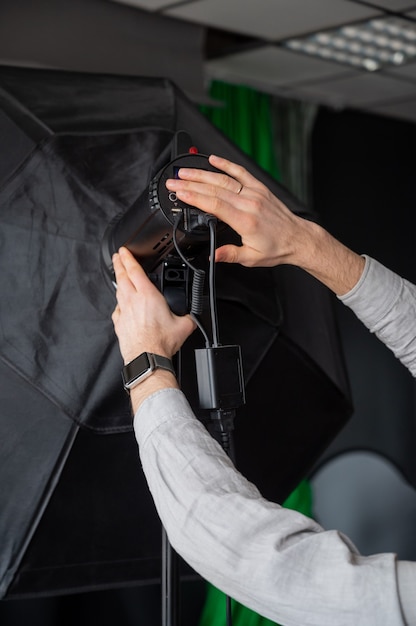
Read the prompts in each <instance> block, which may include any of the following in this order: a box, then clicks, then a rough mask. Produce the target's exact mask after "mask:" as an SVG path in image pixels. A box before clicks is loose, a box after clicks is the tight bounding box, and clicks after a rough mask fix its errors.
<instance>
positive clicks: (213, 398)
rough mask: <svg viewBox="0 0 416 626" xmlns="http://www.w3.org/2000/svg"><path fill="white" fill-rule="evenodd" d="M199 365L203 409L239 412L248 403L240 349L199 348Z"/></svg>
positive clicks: (232, 347)
mask: <svg viewBox="0 0 416 626" xmlns="http://www.w3.org/2000/svg"><path fill="white" fill-rule="evenodd" d="M195 362H196V372H197V379H198V392H199V403H200V406H201V408H202V409H220V410H228V409H236V408H238V407H239V406H242V405H243V404H244V403H245V390H244V377H243V366H242V359H241V348H240V346H216V347H212V348H200V349H197V350H195Z"/></svg>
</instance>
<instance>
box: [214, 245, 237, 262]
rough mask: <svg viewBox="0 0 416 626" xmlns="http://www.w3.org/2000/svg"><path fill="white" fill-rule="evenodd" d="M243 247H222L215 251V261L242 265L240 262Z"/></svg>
mask: <svg viewBox="0 0 416 626" xmlns="http://www.w3.org/2000/svg"><path fill="white" fill-rule="evenodd" d="M240 253H241V246H234V245H232V244H228V245H226V246H221V247H220V248H217V249H216V251H215V261H216V262H217V263H241V261H240V258H239V257H240Z"/></svg>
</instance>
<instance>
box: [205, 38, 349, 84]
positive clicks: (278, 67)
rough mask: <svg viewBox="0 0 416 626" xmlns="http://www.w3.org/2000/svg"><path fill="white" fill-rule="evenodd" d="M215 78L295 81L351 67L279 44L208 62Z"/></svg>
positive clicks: (345, 72) (340, 73)
mask: <svg viewBox="0 0 416 626" xmlns="http://www.w3.org/2000/svg"><path fill="white" fill-rule="evenodd" d="M206 69H207V72H208V75H210V76H211V77H212V78H216V79H220V78H227V79H228V80H231V82H234V83H235V82H240V83H244V82H247V81H249V82H250V83H251V84H254V82H255V83H256V84H257V85H263V88H264V85H266V84H269V85H272V86H276V85H277V86H279V85H280V86H282V85H291V84H292V83H298V82H302V81H312V80H322V79H324V78H327V79H329V78H332V77H334V78H335V77H339V76H344V75H351V74H352V73H354V71H353V70H351V69H350V68H348V67H345V66H343V65H339V64H338V63H330V62H329V61H323V60H321V59H317V58H313V57H309V56H306V55H303V54H296V53H293V52H290V51H289V50H285V49H283V48H279V47H277V46H272V45H270V46H265V47H262V48H258V49H254V50H249V51H247V52H242V53H240V54H234V55H230V56H227V57H225V58H221V59H215V60H213V61H210V62H208V63H206Z"/></svg>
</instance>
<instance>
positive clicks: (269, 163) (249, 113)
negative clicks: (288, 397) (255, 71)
mask: <svg viewBox="0 0 416 626" xmlns="http://www.w3.org/2000/svg"><path fill="white" fill-rule="evenodd" d="M210 97H211V98H212V99H213V100H214V101H217V102H218V101H219V103H221V104H218V105H217V106H212V107H208V106H203V107H201V111H202V112H203V113H204V114H205V115H206V116H207V117H208V119H209V120H210V121H211V122H212V123H213V124H214V125H215V126H217V127H218V128H219V129H220V130H221V131H222V132H223V133H224V134H225V135H227V137H229V138H230V139H231V141H233V142H234V143H235V144H236V145H238V146H239V147H240V148H241V149H242V150H243V151H244V152H245V153H246V154H248V155H249V156H250V157H251V158H252V159H253V160H254V161H256V162H257V163H258V164H259V165H260V166H261V167H262V168H263V169H265V170H266V171H268V172H269V173H270V174H271V175H272V176H274V177H275V178H276V179H277V180H280V169H279V165H278V163H277V160H276V150H275V146H274V136H275V134H274V132H273V109H272V99H271V97H270V96H269V95H268V94H264V93H260V92H257V91H255V90H253V89H250V88H249V87H245V86H241V85H229V84H227V83H222V82H219V81H214V82H213V83H212V84H211V87H210ZM283 506H285V507H287V508H290V509H294V510H296V511H300V512H302V513H303V514H304V515H308V516H309V517H311V516H312V494H311V489H310V485H309V483H308V482H307V481H303V482H302V483H301V484H300V485H299V486H298V487H297V489H295V490H294V492H293V493H292V494H291V495H290V496H289V498H288V499H287V500H286V501H285V502H284V504H283ZM232 618H233V626H275V622H271V621H270V620H269V619H266V618H265V617H262V616H260V615H258V614H257V613H254V612H253V611H251V610H250V609H248V608H247V607H245V606H243V605H241V604H239V603H238V602H235V601H233V602H232ZM225 624H226V598H225V595H224V594H223V593H222V592H221V591H219V590H218V589H216V588H215V587H213V586H212V585H208V586H207V597H206V601H205V605H204V607H203V610H202V614H201V619H200V622H199V626H225Z"/></svg>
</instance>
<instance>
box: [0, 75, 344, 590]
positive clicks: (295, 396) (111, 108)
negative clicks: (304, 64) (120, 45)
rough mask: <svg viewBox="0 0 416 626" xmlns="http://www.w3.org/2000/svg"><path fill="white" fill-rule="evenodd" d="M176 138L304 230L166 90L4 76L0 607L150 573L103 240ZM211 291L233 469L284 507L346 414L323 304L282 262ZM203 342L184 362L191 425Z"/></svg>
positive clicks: (142, 579)
mask: <svg viewBox="0 0 416 626" xmlns="http://www.w3.org/2000/svg"><path fill="white" fill-rule="evenodd" d="M253 114H255V112H253ZM179 129H180V130H185V131H187V132H188V133H189V134H190V135H191V137H192V140H193V142H194V143H195V145H196V146H197V147H198V149H199V151H200V152H201V153H206V154H209V153H211V152H214V153H217V154H221V155H223V156H225V157H228V158H231V159H232V160H235V161H237V162H239V163H241V164H242V165H244V166H246V167H247V168H248V169H250V170H251V171H252V172H253V173H254V175H256V176H257V177H259V178H260V179H261V180H263V181H264V182H265V183H266V184H267V185H268V186H269V187H270V188H271V189H272V191H273V192H275V193H277V194H278V195H280V197H281V198H282V199H283V200H284V201H285V202H286V203H287V204H288V205H289V206H290V208H291V209H292V210H293V211H296V212H297V213H300V214H302V215H304V216H305V217H307V218H310V219H313V216H312V215H311V214H309V213H308V212H307V211H306V210H305V209H304V208H302V207H301V205H300V204H299V203H298V202H297V201H296V200H295V199H294V198H293V197H292V196H291V195H290V194H289V193H288V192H287V191H286V190H284V189H283V188H282V187H281V186H280V185H279V184H278V183H277V182H276V181H274V180H273V179H271V178H270V177H269V176H268V175H267V174H266V173H265V172H264V171H262V170H261V169H260V168H259V167H258V166H257V165H256V164H255V163H253V162H252V161H251V160H250V159H249V158H248V157H247V156H246V155H244V154H243V153H242V152H241V151H240V150H239V149H237V148H236V147H235V146H234V145H232V144H231V142H230V141H229V140H227V139H226V138H225V137H224V136H223V135H222V134H221V133H220V132H219V131H218V130H216V129H215V128H214V127H213V126H212V125H211V124H210V123H209V122H208V121H207V120H206V119H205V118H204V116H203V115H202V114H200V112H199V111H198V109H197V107H195V106H194V105H193V104H192V103H191V102H190V101H188V100H187V99H186V97H184V95H183V94H182V93H181V92H179V91H178V89H177V88H176V87H175V86H174V85H173V84H172V83H170V82H168V81H166V80H163V79H149V78H132V77H120V76H118V77H116V76H104V75H89V74H81V73H65V72H58V71H48V70H32V69H23V68H11V67H2V68H0V145H1V150H0V215H1V221H0V257H1V272H0V289H1V304H0V342H1V354H0V398H1V408H0V431H1V432H0V476H1V481H2V485H1V490H0V597H3V598H16V597H29V596H33V595H37V594H44V595H51V594H55V593H68V592H73V591H76V590H90V589H99V588H105V587H114V586H117V585H125V584H130V583H134V584H136V583H147V582H151V581H155V580H158V579H159V576H160V559H161V556H160V553H161V548H160V543H161V540H160V537H161V533H160V523H159V521H158V518H157V515H156V513H155V510H154V507H153V503H152V500H151V497H150V495H149V493H148V490H147V486H146V483H145V480H144V477H143V474H142V471H141V467H140V463H139V458H138V451H137V446H136V442H135V439H134V435H133V433H132V428H131V414H130V406H129V401H128V398H127V396H126V394H125V392H124V390H123V389H122V385H121V378H120V369H121V365H122V362H121V357H120V354H119V350H118V344H117V341H116V338H115V335H114V332H113V327H112V322H111V313H112V311H113V308H114V306H115V296H114V289H113V286H112V284H111V281H110V280H109V278H108V276H107V275H106V272H105V271H104V268H103V263H102V259H101V242H102V238H103V234H104V232H105V229H106V227H107V225H108V224H109V223H110V222H111V220H112V219H113V218H114V217H115V216H116V215H119V214H123V212H125V211H126V210H127V209H128V208H129V206H131V204H132V203H133V202H134V201H135V200H136V199H137V197H138V196H139V195H140V194H141V193H142V191H143V190H144V189H145V188H146V186H147V185H148V183H149V179H150V176H151V175H152V170H153V167H154V163H155V162H157V160H158V159H159V158H160V155H161V154H163V152H164V150H165V149H166V147H167V146H168V145H169V143H170V142H171V140H172V136H173V134H174V132H175V131H176V130H179ZM217 295H218V307H219V327H220V338H221V341H222V342H223V343H224V344H225V343H230V344H239V345H241V347H242V353H243V361H244V370H245V378H246V383H247V390H246V391H247V405H246V406H245V407H244V409H242V410H241V411H240V412H239V413H238V416H237V420H236V429H235V449H236V458H237V465H238V467H239V468H240V469H241V471H242V472H243V473H244V474H246V475H247V476H248V478H249V479H251V480H253V481H254V482H255V483H256V484H257V485H258V486H259V488H260V489H261V491H262V492H263V494H264V495H265V496H266V497H268V498H271V499H273V500H275V501H278V502H281V501H282V500H283V499H284V498H285V497H286V496H287V495H288V494H289V493H290V491H291V490H292V489H293V488H294V487H295V486H296V484H297V482H298V481H299V480H300V479H301V478H303V477H304V476H305V475H306V474H307V473H308V470H309V469H310V468H311V466H312V464H313V463H314V462H315V461H316V459H317V458H318V457H319V455H320V454H321V452H322V451H323V450H324V449H325V447H326V446H327V445H328V443H329V442H330V441H331V440H332V439H333V437H334V436H335V434H336V433H337V432H338V431H339V430H340V428H341V427H342V426H343V425H344V423H345V422H346V421H347V419H348V417H349V415H350V413H351V405H350V396H349V388H348V383H347V380H346V375H345V370H344V364H343V359H342V354H341V350H340V345H339V340H338V334H337V329H336V324H335V320H334V316H333V310H332V301H331V296H330V294H329V293H328V292H327V291H326V290H325V289H324V288H323V287H322V286H321V285H320V284H319V283H318V282H316V281H315V280H313V279H312V278H310V277H309V276H307V275H306V274H304V273H303V272H301V271H300V270H297V269H295V268H290V267H280V268H277V269H252V270H249V269H244V268H242V267H238V266H235V267H234V266H228V265H227V266H225V265H224V266H221V265H219V266H218V275H217ZM202 339H203V338H202V336H201V337H199V336H198V333H195V334H194V335H193V336H192V338H191V339H190V340H189V341H188V342H187V344H186V345H185V347H184V349H183V351H182V357H181V358H182V363H183V374H182V380H183V386H184V390H185V391H186V393H187V395H188V397H189V398H190V401H191V403H192V404H193V406H194V408H195V411H196V412H197V414H198V411H199V409H198V402H197V400H196V392H195V385H196V383H195V374H194V356H193V350H194V348H195V347H200V346H201V345H202V343H203V342H202Z"/></svg>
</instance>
